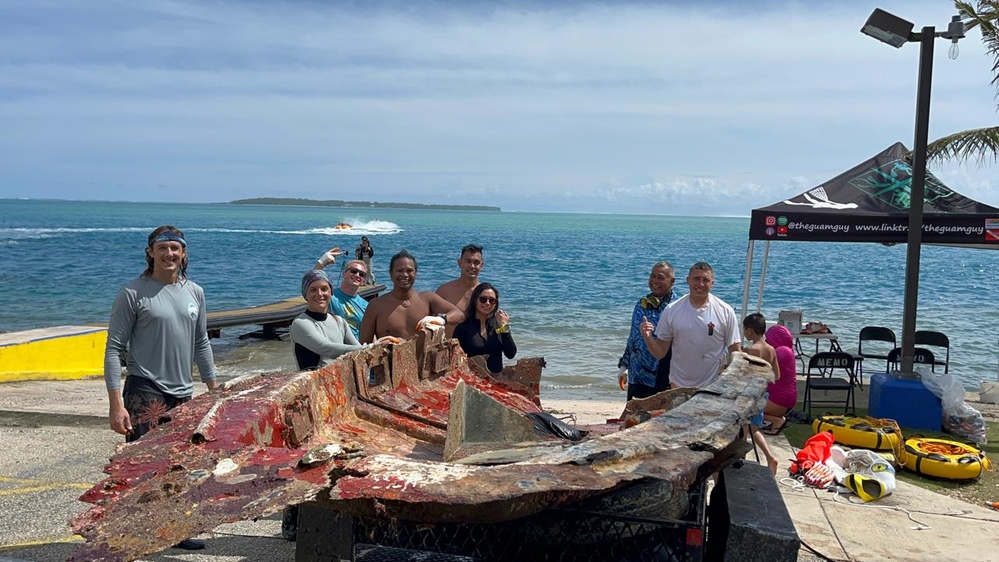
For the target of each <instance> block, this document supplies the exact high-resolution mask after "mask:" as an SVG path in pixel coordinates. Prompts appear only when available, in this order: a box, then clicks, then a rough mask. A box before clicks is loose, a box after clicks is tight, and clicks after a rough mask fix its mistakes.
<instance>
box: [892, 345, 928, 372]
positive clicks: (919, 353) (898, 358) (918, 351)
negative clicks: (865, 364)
mask: <svg viewBox="0 0 999 562" xmlns="http://www.w3.org/2000/svg"><path fill="white" fill-rule="evenodd" d="M901 363H902V348H901V347H896V348H895V349H893V350H891V351H889V352H888V371H889V372H891V371H892V370H897V369H898V368H899V365H900V364H901ZM912 364H913V365H917V364H922V365H929V366H930V370H931V371H932V370H933V365H934V364H936V357H934V355H933V352H932V351H930V350H928V349H924V348H922V347H917V348H914V349H913V350H912Z"/></svg>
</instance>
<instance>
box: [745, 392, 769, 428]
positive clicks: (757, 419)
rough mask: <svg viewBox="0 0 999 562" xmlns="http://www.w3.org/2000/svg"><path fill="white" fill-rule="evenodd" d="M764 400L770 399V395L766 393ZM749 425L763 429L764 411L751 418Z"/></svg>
mask: <svg viewBox="0 0 999 562" xmlns="http://www.w3.org/2000/svg"><path fill="white" fill-rule="evenodd" d="M763 398H764V399H768V398H770V393H769V392H764V393H763ZM749 424H750V425H755V426H756V427H763V410H760V413H759V414H756V415H755V416H753V417H751V418H749Z"/></svg>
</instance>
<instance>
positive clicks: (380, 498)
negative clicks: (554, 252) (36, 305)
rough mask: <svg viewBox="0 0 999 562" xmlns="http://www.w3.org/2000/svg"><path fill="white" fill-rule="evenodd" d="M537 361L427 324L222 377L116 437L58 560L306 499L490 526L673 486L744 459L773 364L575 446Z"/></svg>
mask: <svg viewBox="0 0 999 562" xmlns="http://www.w3.org/2000/svg"><path fill="white" fill-rule="evenodd" d="M543 367H544V360H543V359H540V358H531V359H522V360H520V361H518V362H517V364H516V365H514V366H511V367H508V368H507V369H505V370H504V372H503V373H501V374H499V375H490V374H489V373H488V371H486V370H485V369H484V366H480V365H479V364H478V362H477V361H476V360H470V359H469V358H467V357H466V356H465V354H464V353H463V352H462V351H461V349H460V348H459V347H458V345H457V342H456V341H455V340H451V339H447V338H445V337H444V332H443V330H439V329H437V330H435V329H432V328H428V329H425V330H424V331H422V332H420V333H419V334H418V335H417V336H416V337H415V338H413V339H411V340H408V341H405V342H403V343H401V344H396V345H377V346H374V347H371V348H369V349H367V350H362V351H358V352H354V353H351V354H348V355H345V356H343V357H341V358H339V359H338V360H336V361H335V362H333V363H331V364H330V365H328V366H326V367H325V368H323V369H320V370H316V371H304V372H297V373H295V372H293V373H274V374H266V375H252V376H247V377H242V378H239V379H234V380H233V381H230V382H229V383H227V384H225V385H224V387H223V388H222V389H221V390H219V391H216V392H213V393H209V394H204V395H201V396H199V397H197V398H195V399H194V400H192V401H190V402H188V403H187V404H184V405H182V406H180V407H177V408H175V409H173V410H171V411H169V412H168V413H167V414H166V415H167V416H169V419H168V420H167V419H163V420H161V421H163V422H168V423H161V424H160V425H159V427H157V428H156V429H155V430H153V431H151V432H150V433H148V434H147V435H145V436H143V438H142V439H140V440H138V441H136V442H134V443H129V444H121V445H119V446H118V448H117V450H116V452H115V454H114V456H113V457H112V459H111V462H110V464H108V465H107V467H106V468H105V472H106V473H107V474H108V477H107V478H106V479H105V480H104V481H102V482H100V483H98V484H97V485H95V486H94V487H93V488H92V489H90V490H89V491H87V492H86V493H85V494H84V495H83V496H82V497H81V500H83V501H85V502H88V503H91V504H94V505H93V507H91V508H90V509H89V510H87V511H86V512H84V513H81V514H79V515H77V516H76V517H75V518H73V519H72V520H71V521H70V525H71V527H72V529H73V531H74V532H75V533H77V534H79V535H82V536H83V537H84V538H85V539H86V542H85V543H84V544H82V545H81V546H80V547H79V548H78V549H77V550H76V551H75V552H74V553H73V554H72V555H71V557H70V560H107V561H120V560H134V559H136V558H138V557H140V556H142V555H144V554H148V553H152V552H157V551H160V550H163V549H165V548H167V547H169V546H170V545H173V544H175V543H176V542H178V541H180V540H182V539H184V538H186V537H190V536H194V535H197V534H199V533H203V532H208V531H211V530H212V529H214V528H215V527H216V526H218V525H220V524H222V523H228V522H234V521H240V520H249V519H254V518H257V517H261V516H265V515H268V514H271V513H275V512H277V511H280V510H281V509H283V508H284V507H285V506H288V505H292V504H297V503H302V502H306V501H318V502H320V503H321V504H325V505H328V506H329V507H330V508H331V509H335V510H339V511H342V512H346V513H350V514H356V515H360V516H366V517H371V516H375V517H386V518H395V519H401V520H407V521H420V522H430V523H433V522H495V521H506V520H512V519H516V518H520V517H524V516H528V515H531V514H534V513H537V512H539V511H542V510H544V509H548V508H551V507H557V506H564V505H567V504H571V503H573V502H577V501H579V500H583V499H586V498H590V497H594V496H598V495H601V494H608V493H614V490H617V489H620V488H621V487H622V486H625V485H628V484H629V483H632V482H636V481H642V480H649V479H651V480H654V481H657V483H658V484H661V485H663V486H667V487H669V489H671V490H673V491H674V493H676V494H686V493H687V491H688V490H689V489H691V488H692V486H694V485H695V484H698V483H699V482H700V481H702V480H703V479H704V478H706V477H707V476H708V475H710V474H711V473H713V472H715V471H717V470H718V469H720V468H722V467H724V466H726V465H727V464H729V463H731V462H733V461H734V460H735V459H736V458H739V457H741V456H742V455H744V454H745V452H746V451H747V450H748V448H749V447H750V445H749V444H748V443H747V442H746V441H745V440H744V439H741V438H739V431H740V428H741V427H742V426H743V425H745V424H746V423H747V420H748V419H749V417H750V416H751V415H753V414H755V413H758V412H759V411H760V410H761V409H762V408H763V405H764V403H765V399H764V397H763V395H764V390H765V387H766V384H767V382H768V381H770V380H772V374H771V370H770V367H769V365H766V364H765V363H762V362H761V361H760V360H758V359H756V358H753V357H750V356H748V355H745V354H742V353H736V354H734V356H733V361H732V363H731V364H730V365H729V367H728V368H727V369H726V370H725V371H724V372H723V373H722V374H721V376H719V377H718V378H717V380H716V381H715V382H713V383H712V384H711V385H710V386H708V387H706V388H704V389H701V390H699V391H695V390H693V389H677V390H672V391H668V392H664V393H660V394H658V395H656V396H653V397H650V398H646V399H642V400H632V401H631V402H629V403H628V404H627V406H626V407H625V410H624V412H623V413H622V416H621V419H620V420H609V421H608V423H606V424H600V425H591V426H581V427H578V428H576V429H578V430H580V434H581V435H582V436H583V437H582V439H579V440H577V441H571V440H568V439H565V438H561V437H559V436H556V435H552V434H551V433H548V434H543V433H544V432H539V431H536V423H535V420H536V419H537V417H538V416H539V415H540V416H544V414H543V413H542V412H543V411H542V409H541V402H540V395H539V383H540V377H541V369H542V368H543ZM548 419H549V420H551V417H549V418H548ZM555 423H556V424H557V421H556V422H555ZM555 433H558V432H555Z"/></svg>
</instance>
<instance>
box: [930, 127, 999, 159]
mask: <svg viewBox="0 0 999 562" xmlns="http://www.w3.org/2000/svg"><path fill="white" fill-rule="evenodd" d="M926 158H927V160H929V161H931V162H944V161H946V160H957V161H958V162H964V161H965V160H971V159H975V160H977V161H978V164H979V165H980V166H981V165H984V164H985V163H987V162H993V163H994V162H996V161H997V160H999V127H986V128H984V129H971V130H968V131H961V132H959V133H954V134H953V135H948V136H946V137H941V138H939V139H937V140H935V141H933V142H931V143H930V144H929V145H928V146H927V148H926Z"/></svg>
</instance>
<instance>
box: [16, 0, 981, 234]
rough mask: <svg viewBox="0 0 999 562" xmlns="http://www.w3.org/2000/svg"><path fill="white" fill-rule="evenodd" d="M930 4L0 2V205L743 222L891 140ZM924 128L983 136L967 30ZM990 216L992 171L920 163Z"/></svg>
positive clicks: (975, 56) (904, 109)
mask: <svg viewBox="0 0 999 562" xmlns="http://www.w3.org/2000/svg"><path fill="white" fill-rule="evenodd" d="M875 7H880V8H883V9H885V10H888V11H890V12H893V13H895V14H897V15H899V16H902V17H904V18H906V19H908V20H910V21H912V22H914V23H915V24H916V27H917V29H918V28H919V27H921V26H924V25H935V26H937V27H938V29H943V28H945V27H946V24H947V22H949V21H950V17H951V16H952V15H953V14H955V13H956V12H955V10H954V8H953V4H952V3H951V2H949V1H947V0H933V1H928V0H872V1H859V0H855V1H846V2H835V3H834V2H814V1H793V0H784V1H778V0H773V1H771V0H766V1H756V0H721V1H716V2H711V3H709V2H700V1H695V0H689V1H679V0H677V1H668V0H663V1H659V2H652V1H646V2H630V3H629V2H541V1H537V2H530V1H526V0H522V1H509V2H502V1H499V2H490V1H484V0H482V1H454V2H445V1H437V2H420V1H408V0H399V1H388V2H380V1H356V2H336V1H331V0H330V1H327V0H312V1H296V0H284V1H238V2H237V1H228V0H216V1H212V2H204V1H197V2H196V1H191V2H186V1H168V0H163V1H141V0H140V1H135V0H122V1H98V0H88V1H71V0H26V1H20V0H6V1H4V2H0V198H11V197H40V198H60V199H96V200H129V201H181V202H219V201H230V200H233V199H239V198H247V197H303V198H313V199H345V200H373V201H405V202H418V203H445V204H486V205H497V206H500V207H502V208H503V209H504V210H518V211H540V210H554V211H570V212H577V211H596V212H621V213H656V214H685V215H689V214H693V215H748V214H749V210H750V209H752V208H753V207H755V206H760V205H764V204H769V203H772V202H774V201H776V200H778V199H781V198H784V197H786V196H788V195H792V194H796V193H799V192H801V191H804V190H805V189H807V188H809V187H812V186H813V185H816V184H819V183H821V182H822V181H824V180H826V179H829V178H830V177H832V176H835V175H836V174H838V173H839V172H841V171H843V170H845V169H848V168H850V167H852V166H854V165H855V164H857V163H859V162H860V161H862V160H864V159H866V158H867V157H869V156H871V155H873V154H875V153H877V152H879V151H880V150H882V149H884V148H885V147H887V146H888V145H890V144H892V143H893V142H895V141H902V142H904V143H906V144H907V145H909V146H910V147H911V145H912V140H913V125H914V115H915V97H916V78H917V65H918V56H919V48H918V45H916V44H909V45H905V46H903V48H901V49H893V48H891V47H889V46H888V45H885V44H883V43H880V42H878V41H876V40H874V39H871V38H870V37H867V36H865V35H863V34H861V33H860V32H859V29H860V27H861V26H862V25H863V23H864V21H865V20H866V19H867V16H868V15H869V14H870V12H871V11H872V9H873V8H875ZM949 46H950V45H949V43H948V42H947V41H945V40H943V39H940V40H938V41H937V42H936V56H935V67H934V88H933V105H932V112H931V123H930V137H931V139H932V138H936V137H939V136H943V135H945V134H949V133H952V132H956V131H959V130H964V129H968V128H974V127H981V126H987V125H993V124H994V123H995V120H996V117H997V114H996V111H995V109H996V100H995V99H994V94H995V90H994V89H993V88H992V87H991V86H990V84H989V81H990V80H991V78H992V73H991V66H992V61H991V59H989V58H988V57H987V55H986V54H985V50H984V48H983V46H982V43H981V34H980V33H979V32H978V31H977V30H975V31H972V32H971V33H970V34H969V36H968V38H966V39H964V40H963V41H961V42H960V44H959V46H960V51H961V53H960V57H959V58H958V59H957V60H954V61H952V60H949V59H948V57H947V51H948V47H949ZM931 170H932V171H933V172H934V173H936V174H937V175H938V176H939V177H940V178H941V179H942V180H943V181H944V182H945V183H947V184H948V185H950V186H951V187H952V188H954V189H956V190H958V191H961V192H963V193H965V194H967V195H970V196H972V197H975V198H978V199H980V200H983V201H985V202H988V203H991V204H993V205H997V206H999V194H997V193H996V192H995V190H994V189H993V188H994V187H995V186H997V185H999V179H997V175H996V174H997V172H999V167H997V166H991V167H984V168H981V167H978V166H977V165H976V164H975V163H972V164H965V165H960V166H958V165H945V166H934V167H932V168H931Z"/></svg>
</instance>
